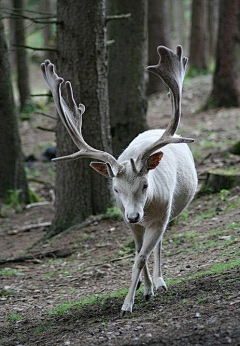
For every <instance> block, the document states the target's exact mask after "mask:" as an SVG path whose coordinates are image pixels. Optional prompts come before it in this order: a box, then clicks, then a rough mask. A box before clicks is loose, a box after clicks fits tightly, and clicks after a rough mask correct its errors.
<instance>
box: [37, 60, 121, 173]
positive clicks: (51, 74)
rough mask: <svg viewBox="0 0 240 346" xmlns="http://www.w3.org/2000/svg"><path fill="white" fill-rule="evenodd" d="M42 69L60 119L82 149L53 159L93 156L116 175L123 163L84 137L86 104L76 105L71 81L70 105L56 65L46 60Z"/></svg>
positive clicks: (68, 91)
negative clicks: (83, 118) (56, 70)
mask: <svg viewBox="0 0 240 346" xmlns="http://www.w3.org/2000/svg"><path fill="white" fill-rule="evenodd" d="M41 69H42V72H43V76H44V78H45V80H46V82H47V84H48V85H49V87H50V90H51V92H52V95H53V100H54V103H55V106H56V108H57V111H58V114H59V116H60V119H61V121H62V123H63V124H64V126H65V128H66V129H67V131H68V133H69V134H70V136H71V138H72V140H73V141H74V143H75V144H76V146H77V147H78V148H79V149H80V150H79V151H78V152H76V153H74V154H71V155H67V156H62V157H58V158H55V159H53V161H54V162H60V161H72V160H77V159H79V158H93V159H97V160H101V161H104V162H106V163H107V164H109V166H108V169H110V168H111V169H112V170H113V171H114V172H112V175H114V173H115V174H117V173H118V172H119V170H120V168H121V165H120V164H119V163H118V162H117V160H116V159H115V158H114V157H113V156H112V155H111V154H109V153H107V152H105V151H101V150H97V149H95V148H93V147H91V146H90V145H89V144H87V143H86V142H85V140H84V139H83V136H82V115H83V113H84V111H85V106H84V105H83V104H81V103H80V104H79V106H77V105H76V102H75V100H74V97H73V90H72V86H71V83H70V82H66V83H65V87H66V92H67V99H68V104H69V106H68V105H67V104H66V102H65V101H64V99H63V97H62V95H61V85H62V84H63V82H64V80H63V78H61V77H59V76H58V75H57V74H56V72H55V69H54V65H53V64H52V63H51V62H50V61H49V60H45V62H44V63H43V64H41Z"/></svg>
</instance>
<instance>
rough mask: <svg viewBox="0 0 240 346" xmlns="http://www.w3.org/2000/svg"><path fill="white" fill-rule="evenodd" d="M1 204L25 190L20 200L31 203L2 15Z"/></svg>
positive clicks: (0, 94) (0, 95)
mask: <svg viewBox="0 0 240 346" xmlns="http://www.w3.org/2000/svg"><path fill="white" fill-rule="evenodd" d="M0 133H1V136H0V162H1V165H0V200H1V201H2V202H3V201H4V199H5V198H6V197H7V196H8V190H21V195H20V199H21V201H22V202H25V203H27V202H28V201H29V200H28V185H27V180H26V176H25V171H24V168H23V155H22V151H21V143H20V136H19V133H18V126H17V118H16V113H15V108H14V100H13V94H12V85H11V81H10V66H9V61H8V51H7V46H6V42H5V38H4V32H3V25H2V22H1V13H0Z"/></svg>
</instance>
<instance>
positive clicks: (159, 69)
mask: <svg viewBox="0 0 240 346" xmlns="http://www.w3.org/2000/svg"><path fill="white" fill-rule="evenodd" d="M157 51H158V54H159V57H160V60H159V63H158V65H156V66H149V67H148V68H147V70H148V71H150V72H153V73H155V74H156V75H158V76H159V77H160V78H161V79H162V80H163V82H164V83H165V84H166V85H167V86H168V87H169V90H170V96H171V101H172V117H171V121H170V123H169V125H168V127H167V129H166V130H165V131H164V133H163V135H162V136H161V137H160V138H159V139H158V140H156V141H155V142H154V143H153V144H150V145H146V147H144V150H142V151H141V152H140V153H137V154H136V155H134V157H132V158H130V160H126V161H121V160H116V159H115V158H114V157H113V156H112V155H111V154H109V153H107V152H104V151H100V150H97V149H94V148H92V147H91V146H90V145H89V144H87V143H86V142H85V141H84V139H83V136H82V130H81V128H82V115H83V113H84V111H85V107H84V105H82V104H79V106H77V105H76V102H75V100H74V98H73V92H72V87H71V83H70V82H65V87H66V92H67V98H68V105H67V104H66V102H65V101H64V99H63V98H62V96H61V85H62V84H63V83H64V81H63V78H61V77H59V76H58V75H57V74H56V72H55V70H54V65H53V64H51V63H50V61H49V60H46V61H45V62H44V63H43V64H42V65H41V68H42V72H43V75H44V78H45V80H46V82H47V83H48V85H49V87H50V89H51V91H52V94H53V99H54V102H55V106H56V108H57V111H58V113H59V116H60V118H61V120H62V122H63V124H64V126H65V127H66V129H67V130H68V132H69V134H70V136H71V137H72V139H73V141H74V143H75V144H76V146H77V147H78V149H79V151H78V152H76V153H74V154H71V155H68V156H63V157H58V158H55V159H53V161H54V162H62V161H70V160H76V159H79V158H87V157H88V158H92V159H97V160H100V161H101V162H98V161H97V162H91V164H90V166H91V167H92V168H93V169H95V170H96V171H97V172H98V173H100V174H102V175H104V176H106V177H109V178H112V179H113V192H114V194H115V197H116V199H117V203H118V205H119V206H120V207H121V210H122V211H123V212H124V215H125V219H126V221H127V222H130V223H136V222H140V221H141V220H142V218H143V215H144V206H145V203H146V200H147V196H148V194H149V192H148V190H149V186H148V185H149V179H148V175H149V171H151V170H154V169H155V168H156V167H157V166H158V164H159V163H160V161H161V159H162V157H163V153H162V152H161V151H160V149H161V148H162V147H164V146H165V145H167V144H170V143H190V142H193V139H191V138H183V137H173V136H174V134H175V132H176V130H177V128H178V125H179V121H180V116H181V93H182V84H183V78H184V75H185V69H186V64H187V58H185V57H183V56H182V47H181V46H177V50H176V54H175V53H174V52H173V51H172V50H170V49H168V48H166V47H163V46H160V47H158V49H157ZM120 158H121V156H120Z"/></svg>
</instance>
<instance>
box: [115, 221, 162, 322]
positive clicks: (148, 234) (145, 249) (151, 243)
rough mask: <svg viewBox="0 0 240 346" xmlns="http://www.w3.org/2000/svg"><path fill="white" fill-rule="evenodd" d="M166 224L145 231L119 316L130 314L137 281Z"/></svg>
mask: <svg viewBox="0 0 240 346" xmlns="http://www.w3.org/2000/svg"><path fill="white" fill-rule="evenodd" d="M165 227H166V224H165V223H164V227H161V228H160V229H159V225H158V228H155V227H153V228H149V229H146V231H145V234H144V237H143V243H142V247H141V250H140V252H139V253H138V254H137V255H136V258H135V262H134V266H133V272H132V283H131V286H130V288H129V291H128V294H127V296H126V298H125V300H124V303H123V306H122V309H121V316H124V314H125V313H126V312H130V313H131V312H132V308H133V304H134V298H135V294H136V289H137V285H138V281H139V278H140V275H141V271H142V269H143V268H144V266H145V265H146V263H147V261H148V258H149V256H150V254H151V252H152V251H153V249H154V247H155V246H156V244H157V243H158V242H159V241H160V238H161V235H162V233H163V231H164V230H165Z"/></svg>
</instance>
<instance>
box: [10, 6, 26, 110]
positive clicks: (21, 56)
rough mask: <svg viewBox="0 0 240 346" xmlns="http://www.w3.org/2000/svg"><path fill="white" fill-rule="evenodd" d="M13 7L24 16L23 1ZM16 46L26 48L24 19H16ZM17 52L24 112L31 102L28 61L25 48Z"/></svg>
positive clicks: (20, 48) (19, 48) (19, 89)
mask: <svg viewBox="0 0 240 346" xmlns="http://www.w3.org/2000/svg"><path fill="white" fill-rule="evenodd" d="M13 7H14V8H15V9H17V10H18V14H19V15H22V11H21V9H22V8H23V0H13ZM15 21H16V22H15V44H16V45H17V46H25V45H26V43H25V26H24V19H22V18H18V19H15ZM15 48H16V51H17V84H18V91H19V98H20V111H24V108H25V107H26V105H27V103H28V102H29V101H30V86H29V72H28V59H27V52H26V49H25V48H23V47H15Z"/></svg>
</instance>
